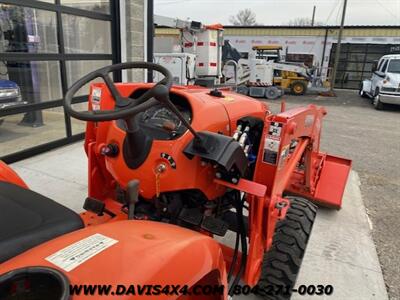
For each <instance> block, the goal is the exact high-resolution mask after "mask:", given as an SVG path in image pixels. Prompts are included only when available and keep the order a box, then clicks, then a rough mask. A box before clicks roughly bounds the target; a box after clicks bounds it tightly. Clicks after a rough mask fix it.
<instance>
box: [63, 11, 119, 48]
mask: <svg viewBox="0 0 400 300" xmlns="http://www.w3.org/2000/svg"><path fill="white" fill-rule="evenodd" d="M62 21H63V31H64V32H63V34H64V44H65V52H66V53H107V54H111V23H110V22H109V21H101V20H95V19H90V18H86V17H80V16H74V15H68V14H63V15H62ZM78 32H79V34H77V33H78Z"/></svg>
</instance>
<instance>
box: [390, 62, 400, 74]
mask: <svg viewBox="0 0 400 300" xmlns="http://www.w3.org/2000/svg"><path fill="white" fill-rule="evenodd" d="M388 72H389V73H397V74H399V73H400V59H392V60H390V63H389V68H388Z"/></svg>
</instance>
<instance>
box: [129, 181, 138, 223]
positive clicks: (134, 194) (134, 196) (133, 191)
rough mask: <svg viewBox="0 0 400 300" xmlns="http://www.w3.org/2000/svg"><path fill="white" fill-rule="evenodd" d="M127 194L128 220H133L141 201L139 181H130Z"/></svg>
mask: <svg viewBox="0 0 400 300" xmlns="http://www.w3.org/2000/svg"><path fill="white" fill-rule="evenodd" d="M126 192H127V194H128V220H133V219H134V217H135V205H136V203H137V202H138V200H139V199H138V198H139V180H137V179H134V180H131V181H129V182H128V185H127V186H126Z"/></svg>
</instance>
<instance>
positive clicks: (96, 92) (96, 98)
mask: <svg viewBox="0 0 400 300" xmlns="http://www.w3.org/2000/svg"><path fill="white" fill-rule="evenodd" d="M100 99H101V89H98V88H96V89H93V92H92V109H93V110H94V111H97V110H100Z"/></svg>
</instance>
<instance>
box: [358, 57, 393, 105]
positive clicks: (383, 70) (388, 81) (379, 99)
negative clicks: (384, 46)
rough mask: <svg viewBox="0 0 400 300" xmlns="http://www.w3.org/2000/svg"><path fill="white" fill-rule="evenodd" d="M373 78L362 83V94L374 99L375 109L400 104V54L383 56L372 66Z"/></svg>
mask: <svg viewBox="0 0 400 300" xmlns="http://www.w3.org/2000/svg"><path fill="white" fill-rule="evenodd" d="M372 72H373V73H372V77H371V79H365V80H363V81H362V82H361V85H360V96H362V97H368V98H371V99H372V104H373V105H374V107H375V109H378V110H381V109H384V108H385V104H397V105H400V54H391V55H385V56H383V57H381V59H380V60H379V61H378V63H376V64H374V66H373V67H372Z"/></svg>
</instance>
